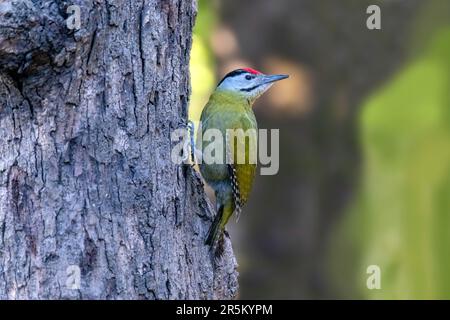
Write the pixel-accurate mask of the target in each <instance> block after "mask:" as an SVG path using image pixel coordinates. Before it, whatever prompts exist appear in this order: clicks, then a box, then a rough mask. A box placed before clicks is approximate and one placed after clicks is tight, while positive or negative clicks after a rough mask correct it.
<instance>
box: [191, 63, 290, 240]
mask: <svg viewBox="0 0 450 320" xmlns="http://www.w3.org/2000/svg"><path fill="white" fill-rule="evenodd" d="M287 77H288V76H287V75H265V74H263V73H261V72H259V71H256V70H254V69H251V68H242V69H237V70H234V71H232V72H230V73H228V74H227V75H226V76H225V77H224V78H223V79H222V80H221V81H220V82H219V84H218V85H217V88H216V89H215V91H214V92H213V93H212V95H211V97H210V98H209V101H208V103H207V104H206V106H205V108H204V109H203V111H202V114H201V117H200V123H201V130H199V131H200V132H201V134H202V136H204V135H205V132H206V131H207V130H208V129H217V130H219V131H220V132H221V133H222V136H223V137H227V135H228V132H229V130H236V129H242V130H243V131H247V130H248V129H254V132H256V130H257V128H258V125H257V122H256V118H255V114H254V113H253V110H252V106H253V103H254V102H255V100H256V99H257V98H259V97H260V96H261V95H262V94H263V93H264V92H265V91H267V90H268V89H269V88H270V87H271V86H272V85H273V83H274V82H276V81H279V80H282V79H286V78H287ZM200 132H199V133H200ZM197 139H200V135H199V136H198V137H197ZM255 139H257V135H256V137H255ZM227 140H228V139H225V142H224V144H223V145H224V146H223V149H224V150H223V154H224V155H226V157H227V159H229V158H232V161H226V160H227V159H224V162H223V163H212V164H211V163H206V162H205V161H202V162H201V163H200V172H201V174H202V176H203V178H204V180H205V181H206V183H207V184H208V185H209V186H211V187H212V189H213V190H214V192H215V196H216V210H217V213H216V216H215V218H214V221H213V222H212V225H211V227H210V229H209V231H208V235H207V237H206V240H205V244H207V245H210V246H211V247H213V246H214V244H215V243H216V241H217V240H218V239H222V240H223V233H224V231H225V225H226V224H227V222H228V220H229V219H230V217H231V216H232V215H233V213H236V215H239V213H240V210H241V207H242V206H243V205H244V204H245V203H246V202H247V200H248V197H249V194H250V191H251V189H252V184H253V180H254V177H255V174H256V162H253V161H250V160H249V155H248V153H249V149H250V146H249V143H250V142H249V143H247V142H246V141H245V139H244V141H243V142H242V141H235V140H234V139H233V142H230V141H227ZM212 142H213V141H211V142H209V143H212ZM209 143H208V142H205V141H202V143H201V146H202V147H201V151H202V152H203V151H204V150H205V148H207V147H208V144H209ZM239 143H244V144H245V145H244V148H243V150H245V153H246V154H245V155H244V156H245V161H244V163H242V161H241V162H239V161H236V157H237V154H236V152H235V151H236V150H239V148H238V147H237V144H239ZM241 150H242V149H241Z"/></svg>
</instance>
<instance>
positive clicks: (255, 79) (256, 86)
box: [216, 68, 289, 101]
mask: <svg viewBox="0 0 450 320" xmlns="http://www.w3.org/2000/svg"><path fill="white" fill-rule="evenodd" d="M288 77H289V76H288V75H284V74H276V75H266V74H263V73H261V72H259V71H256V70H254V69H250V68H242V69H237V70H234V71H232V72H230V73H228V74H227V75H226V76H225V77H224V78H223V79H222V80H221V81H220V82H219V84H218V85H217V89H216V90H220V91H230V92H233V93H235V94H237V95H239V96H242V97H245V99H247V100H249V101H254V100H256V99H257V98H259V97H260V96H261V95H262V94H263V93H264V92H266V91H267V89H269V88H270V87H271V86H272V85H273V83H274V82H276V81H279V80H283V79H286V78H288Z"/></svg>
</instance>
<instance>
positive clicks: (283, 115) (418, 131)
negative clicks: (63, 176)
mask: <svg viewBox="0 0 450 320" xmlns="http://www.w3.org/2000/svg"><path fill="white" fill-rule="evenodd" d="M371 4H377V5H379V6H380V8H381V25H382V29H381V30H368V29H367V28H366V19H367V18H368V15H367V14H366V8H367V7H368V6H369V5H371ZM198 9H199V10H198V16H197V23H196V26H195V32H194V33H195V34H194V45H193V49H192V56H191V77H192V92H193V94H192V98H191V104H190V112H189V115H190V117H191V119H194V120H197V119H198V118H199V116H200V113H201V110H202V107H203V106H204V104H205V103H206V102H207V99H208V97H209V94H210V93H211V91H212V90H214V88H215V85H216V83H217V82H218V80H220V78H221V77H222V76H223V75H224V74H226V73H227V72H228V71H230V70H233V69H236V68H239V67H245V66H247V67H253V68H256V69H259V70H261V71H263V72H265V73H288V74H290V76H291V77H290V79H289V80H288V81H283V82H280V83H279V84H277V85H276V86H274V87H273V88H272V89H271V90H270V91H269V92H268V93H267V94H266V95H265V96H264V97H263V98H262V99H260V100H259V101H258V102H257V104H256V105H255V113H256V117H257V119H258V123H259V127H260V128H279V129H280V171H279V173H278V174H277V175H275V176H258V177H257V179H256V182H255V186H254V190H253V192H252V196H251V199H250V202H249V203H248V205H247V206H246V208H245V209H244V212H243V215H242V217H241V219H240V221H239V224H238V225H235V223H234V222H231V223H230V224H229V229H231V230H230V233H231V237H232V239H233V245H234V248H235V252H236V254H237V255H238V261H239V264H240V266H239V272H240V274H241V276H240V296H239V297H240V298H242V299H270V298H273V299H324V298H344V299H345V298H371V299H387V298H389V299H431V298H439V299H450V274H448V272H449V271H450V254H449V253H450V250H449V247H450V0H431V1H425V0H396V1H387V0H386V1H375V0H372V1H366V0H341V1H334V0H321V1H317V0H279V1H272V0H248V1H238V0H227V1H212V0H199V1H198ZM370 265H377V266H379V267H380V270H381V289H379V290H377V289H375V290H369V289H368V288H367V286H366V280H367V278H368V276H369V275H368V274H367V273H366V270H367V267H368V266H370Z"/></svg>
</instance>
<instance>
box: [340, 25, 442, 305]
mask: <svg viewBox="0 0 450 320" xmlns="http://www.w3.org/2000/svg"><path fill="white" fill-rule="evenodd" d="M449 89H450V29H449V30H446V31H441V32H439V33H438V35H437V36H436V37H435V38H433V40H432V41H431V44H430V45H429V46H428V49H427V50H426V51H425V52H424V54H423V55H422V56H421V57H418V58H416V60H415V61H413V62H412V63H411V64H410V65H409V66H407V67H406V68H405V69H404V70H403V71H401V72H399V74H397V75H396V77H395V78H394V79H393V80H392V81H391V82H390V83H388V84H387V85H385V87H384V88H382V89H381V90H380V91H379V92H378V93H376V94H375V95H374V96H372V97H371V98H370V99H369V100H368V101H367V103H366V104H365V105H364V106H363V108H362V112H361V117H360V134H361V145H362V152H363V157H364V165H363V169H362V170H363V171H362V185H361V189H360V192H359V196H358V197H357V201H356V203H355V205H354V207H353V208H352V210H351V212H350V215H349V216H348V217H347V218H348V219H347V220H346V224H345V228H344V229H343V232H344V234H345V235H344V237H348V236H349V235H351V240H350V241H349V244H350V246H353V248H354V249H355V252H358V253H359V257H358V263H357V264H356V265H353V266H352V265H351V264H352V263H351V262H347V263H348V265H347V266H341V268H343V267H344V268H345V267H348V268H349V269H350V270H347V272H349V273H348V274H352V273H353V272H356V274H357V275H358V278H357V279H356V283H357V286H359V292H360V293H362V296H363V297H367V298H375V299H385V298H390V299H429V298H446V299H449V298H450V274H449V273H448V270H450V255H449V249H448V248H449V247H450V232H449V227H450V90H449ZM341 249H342V248H338V249H337V250H336V251H338V252H342V251H341ZM341 258H342V257H341ZM344 263H345V262H344ZM373 264H374V265H378V266H379V267H380V268H381V274H382V276H381V286H382V288H381V290H368V289H367V288H366V279H367V277H368V275H367V274H366V268H367V266H369V265H373ZM355 268H356V270H353V271H352V270H351V269H355ZM341 270H342V269H341ZM353 274H354V273H353ZM344 278H345V277H344ZM346 280H348V278H347V279H346ZM342 285H345V284H344V283H341V286H342ZM347 285H348V283H347Z"/></svg>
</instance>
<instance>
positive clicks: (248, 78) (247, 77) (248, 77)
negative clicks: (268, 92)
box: [245, 74, 253, 80]
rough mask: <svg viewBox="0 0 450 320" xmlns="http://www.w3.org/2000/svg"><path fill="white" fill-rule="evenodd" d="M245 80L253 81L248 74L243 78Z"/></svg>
mask: <svg viewBox="0 0 450 320" xmlns="http://www.w3.org/2000/svg"><path fill="white" fill-rule="evenodd" d="M245 79H246V80H252V79H253V76H251V75H249V74H248V75H246V76H245Z"/></svg>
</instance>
